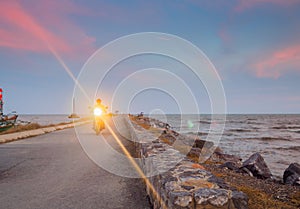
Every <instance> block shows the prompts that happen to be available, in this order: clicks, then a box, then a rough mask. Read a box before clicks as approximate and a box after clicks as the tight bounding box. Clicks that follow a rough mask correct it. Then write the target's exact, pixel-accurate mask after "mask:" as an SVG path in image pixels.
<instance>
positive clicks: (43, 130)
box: [0, 121, 89, 144]
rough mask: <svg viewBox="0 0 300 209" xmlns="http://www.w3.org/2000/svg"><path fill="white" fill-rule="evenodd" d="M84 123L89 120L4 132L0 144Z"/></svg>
mask: <svg viewBox="0 0 300 209" xmlns="http://www.w3.org/2000/svg"><path fill="white" fill-rule="evenodd" d="M86 123H89V121H83V122H75V123H70V124H64V125H57V126H52V127H46V128H39V129H34V130H28V131H22V132H16V133H11V134H4V135H0V144H2V143H8V142H12V141H17V140H20V139H25V138H29V137H33V136H38V135H42V134H46V133H50V132H53V131H58V130H63V129H67V128H73V127H74V126H79V125H83V124H86Z"/></svg>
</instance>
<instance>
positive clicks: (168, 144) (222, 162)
mask: <svg viewBox="0 0 300 209" xmlns="http://www.w3.org/2000/svg"><path fill="white" fill-rule="evenodd" d="M130 119H131V123H130V126H131V127H130V129H131V132H132V138H134V140H135V141H136V148H137V151H138V152H139V156H140V157H141V158H142V159H144V162H145V163H144V165H142V167H143V169H144V172H145V173H147V172H148V173H149V172H150V171H151V172H153V171H156V173H155V172H154V174H157V175H152V176H151V177H149V180H150V182H151V184H152V185H154V186H155V190H156V191H157V194H153V192H151V190H150V189H149V188H148V194H149V196H150V199H151V202H152V203H153V205H154V208H162V206H163V205H165V206H166V208H253V209H254V208H255V209H258V208H262V209H264V208H287V209H288V208H291V209H292V208H300V187H297V186H290V185H298V184H299V164H297V163H293V164H291V166H290V167H289V168H288V169H287V170H286V172H285V174H284V181H282V182H279V181H277V180H275V179H273V176H272V174H271V172H270V170H269V168H268V166H267V164H266V163H265V161H264V159H263V157H262V156H261V155H260V154H259V153H254V154H253V155H252V156H250V157H249V159H247V160H245V161H242V159H241V158H240V157H238V156H236V155H230V154H225V153H223V152H222V150H220V149H219V148H216V150H215V152H214V153H213V154H212V155H211V157H210V158H209V159H208V160H206V161H205V162H204V163H199V162H202V161H199V157H201V152H202V151H203V150H204V151H205V149H210V148H214V145H213V144H211V143H207V142H206V141H204V140H201V139H199V138H197V139H195V138H194V139H193V140H192V141H191V140H190V139H189V138H187V137H185V136H182V135H181V134H179V133H177V132H175V131H173V130H171V129H170V126H169V125H168V124H165V123H162V122H161V121H157V120H155V119H152V118H147V117H134V116H131V117H130ZM179 141H180V142H179ZM184 145H189V151H186V150H185V149H184V148H183V147H184ZM162 153H163V154H162ZM157 156H159V157H157ZM147 159H152V160H151V162H147ZM167 165H171V168H170V166H169V167H168V166H167ZM159 171H161V172H159ZM284 183H285V184H286V185H285V184H284ZM158 197H160V198H158Z"/></svg>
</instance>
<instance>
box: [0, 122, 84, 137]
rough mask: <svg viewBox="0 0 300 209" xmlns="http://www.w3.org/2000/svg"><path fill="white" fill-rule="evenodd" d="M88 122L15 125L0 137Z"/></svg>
mask: <svg viewBox="0 0 300 209" xmlns="http://www.w3.org/2000/svg"><path fill="white" fill-rule="evenodd" d="M88 120H90V118H81V119H78V120H74V121H70V122H62V123H58V124H49V125H40V124H38V123H29V124H25V125H15V126H13V127H12V128H10V129H8V130H6V131H3V132H1V133H0V135H4V134H11V133H16V132H22V131H29V130H35V129H39V128H48V127H54V126H60V125H67V124H71V123H74V122H75V123H76V122H83V121H88Z"/></svg>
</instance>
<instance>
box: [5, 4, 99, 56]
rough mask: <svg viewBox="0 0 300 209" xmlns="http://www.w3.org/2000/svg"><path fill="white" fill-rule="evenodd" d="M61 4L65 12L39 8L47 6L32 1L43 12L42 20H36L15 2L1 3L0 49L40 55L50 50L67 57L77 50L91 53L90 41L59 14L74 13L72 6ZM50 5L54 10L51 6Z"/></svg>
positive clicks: (91, 39) (91, 45) (89, 38)
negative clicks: (31, 52)
mask: <svg viewBox="0 0 300 209" xmlns="http://www.w3.org/2000/svg"><path fill="white" fill-rule="evenodd" d="M63 2H64V3H66V4H67V5H68V6H67V7H64V6H63V5H60V7H62V8H69V9H64V11H62V10H59V9H57V10H56V12H55V11H53V9H50V8H48V9H43V7H45V6H48V7H51V5H47V4H46V5H42V4H41V3H39V2H38V1H36V4H38V5H40V7H38V5H37V8H39V9H40V10H41V11H43V12H44V15H43V17H44V18H39V17H35V16H34V15H32V14H31V13H29V12H28V11H27V10H26V9H25V8H24V6H22V5H21V4H20V3H19V2H18V1H1V2H0V23H1V25H2V26H1V29H0V47H7V48H13V49H21V50H28V51H33V52H43V53H46V52H49V48H52V49H55V50H56V51H57V52H59V53H62V54H66V55H69V56H74V55H76V51H77V52H78V50H80V52H82V51H89V50H93V42H94V38H92V37H89V36H86V35H85V34H84V32H83V31H82V30H81V29H80V28H78V27H77V26H75V25H74V24H72V22H71V21H70V20H68V19H67V17H66V16H65V15H62V12H66V11H69V13H70V12H75V11H77V10H76V9H75V8H76V7H75V6H72V4H70V2H68V1H63ZM52 6H53V8H56V6H55V5H52ZM33 10H34V8H33ZM47 19H48V21H47ZM41 20H44V22H42V21H41ZM50 20H51V21H52V22H50ZM53 21H55V22H53ZM47 26H48V27H47ZM50 26H52V27H51V28H50ZM63 27H65V30H63ZM60 30H63V33H62V32H59V31H60ZM71 37H72V38H71ZM81 50H82V51H81Z"/></svg>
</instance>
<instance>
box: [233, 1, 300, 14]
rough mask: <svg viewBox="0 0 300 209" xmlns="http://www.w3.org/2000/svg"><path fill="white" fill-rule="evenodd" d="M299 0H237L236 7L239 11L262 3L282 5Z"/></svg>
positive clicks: (292, 3)
mask: <svg viewBox="0 0 300 209" xmlns="http://www.w3.org/2000/svg"><path fill="white" fill-rule="evenodd" d="M299 3H300V2H299V1H298V0H237V5H236V7H235V8H234V10H235V11H237V12H242V11H244V10H246V9H250V8H252V7H255V6H257V5H260V4H276V5H280V6H291V5H294V4H299Z"/></svg>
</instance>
